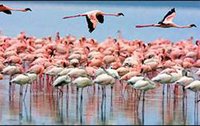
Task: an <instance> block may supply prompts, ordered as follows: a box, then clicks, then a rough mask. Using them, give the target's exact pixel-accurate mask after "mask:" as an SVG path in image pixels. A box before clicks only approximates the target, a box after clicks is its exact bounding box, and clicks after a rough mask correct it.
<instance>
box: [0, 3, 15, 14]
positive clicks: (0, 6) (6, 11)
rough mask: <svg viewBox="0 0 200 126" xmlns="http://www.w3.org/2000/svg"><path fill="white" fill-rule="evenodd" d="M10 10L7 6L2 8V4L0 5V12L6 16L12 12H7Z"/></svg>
mask: <svg viewBox="0 0 200 126" xmlns="http://www.w3.org/2000/svg"><path fill="white" fill-rule="evenodd" d="M9 9H10V8H9V7H7V6H4V5H3V4H1V5H0V11H2V12H4V13H6V14H12V12H11V11H10V10H9Z"/></svg>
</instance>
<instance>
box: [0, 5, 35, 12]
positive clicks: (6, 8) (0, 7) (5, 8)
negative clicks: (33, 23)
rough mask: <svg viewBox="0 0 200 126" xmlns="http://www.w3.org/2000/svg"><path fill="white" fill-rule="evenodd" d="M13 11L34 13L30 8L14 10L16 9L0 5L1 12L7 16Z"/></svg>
mask: <svg viewBox="0 0 200 126" xmlns="http://www.w3.org/2000/svg"><path fill="white" fill-rule="evenodd" d="M11 11H21V12H27V11H32V10H31V9H30V8H24V9H14V8H11V7H8V6H6V5H3V4H1V5H0V12H3V13H6V14H12V12H11Z"/></svg>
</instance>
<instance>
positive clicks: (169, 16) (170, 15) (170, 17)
mask: <svg viewBox="0 0 200 126" xmlns="http://www.w3.org/2000/svg"><path fill="white" fill-rule="evenodd" d="M175 16H176V12H175V8H173V9H171V10H170V11H169V12H168V13H167V14H166V15H165V17H164V18H163V19H162V21H160V22H159V24H161V23H164V24H165V23H171V22H172V21H173V19H174V18H175Z"/></svg>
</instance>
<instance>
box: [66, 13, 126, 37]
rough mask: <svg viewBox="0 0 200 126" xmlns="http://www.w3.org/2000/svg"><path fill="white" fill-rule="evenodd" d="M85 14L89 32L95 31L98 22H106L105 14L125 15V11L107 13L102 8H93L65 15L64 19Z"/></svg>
mask: <svg viewBox="0 0 200 126" xmlns="http://www.w3.org/2000/svg"><path fill="white" fill-rule="evenodd" d="M82 16H85V17H86V20H87V24H88V28H89V32H90V33H91V32H93V31H94V30H95V28H96V26H97V23H98V22H99V23H103V22H104V16H116V17H118V16H124V14H123V13H115V14H114V13H113V14H111V13H105V12H103V11H100V10H93V11H89V12H86V13H83V14H78V15H74V16H66V17H63V19H67V18H75V17H82Z"/></svg>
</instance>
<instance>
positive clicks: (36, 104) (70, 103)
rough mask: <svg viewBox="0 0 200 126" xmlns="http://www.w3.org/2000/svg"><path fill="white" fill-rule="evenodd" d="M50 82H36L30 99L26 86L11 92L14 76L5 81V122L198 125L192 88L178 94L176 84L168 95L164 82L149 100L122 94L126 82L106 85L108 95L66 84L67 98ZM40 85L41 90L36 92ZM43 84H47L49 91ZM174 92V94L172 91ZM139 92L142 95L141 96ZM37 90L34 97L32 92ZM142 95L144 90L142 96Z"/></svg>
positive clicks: (0, 86) (0, 101)
mask: <svg viewBox="0 0 200 126" xmlns="http://www.w3.org/2000/svg"><path fill="white" fill-rule="evenodd" d="M48 84H50V83H48V82H47V81H46V79H45V81H44V83H41V84H40V83H39V80H38V82H37V83H34V84H32V85H31V89H32V90H31V92H30V86H29V87H28V88H27V89H28V90H27V94H26V97H25V100H24V101H22V100H23V97H24V95H25V90H26V89H25V87H26V86H24V92H23V96H22V97H20V95H19V90H20V86H19V85H15V90H14V93H12V94H11V95H9V82H8V76H6V77H5V79H4V80H3V81H0V92H1V95H0V110H1V111H0V112H1V113H0V122H1V124H3V125H7V124H10V125H13V124H22V125H23V124H32V125H39V124H41V125H42V124H44V125H49V124H60V125H61V124H65V125H76V124H77V125H79V124H83V125H95V124H97V125H100V124H102V125H106V124H110V125H120V124H121V125H143V124H144V125H145V124H146V125H147V124H151V125H198V124H199V123H200V120H199V118H198V112H199V110H198V107H199V104H197V103H195V102H194V99H195V97H194V96H195V95H194V92H192V91H187V92H186V96H187V97H185V98H183V94H182V90H181V88H180V89H179V93H178V94H174V93H173V88H174V85H173V84H172V85H171V87H170V88H169V89H170V90H167V88H165V95H164V96H163V95H162V86H161V85H159V84H158V85H157V88H156V89H154V90H150V91H148V92H146V94H145V100H144V101H143V98H142V95H141V98H140V100H138V98H137V94H138V93H139V92H135V91H134V90H132V88H131V87H129V88H128V90H127V91H125V93H122V92H121V89H122V84H120V83H116V84H115V85H114V87H113V93H112V94H111V88H110V86H107V87H106V97H102V90H101V88H100V89H98V85H95V90H94V87H87V88H85V89H84V90H83V99H82V100H81V98H80V95H81V91H80V90H79V91H78V93H77V91H76V88H75V87H74V86H71V85H70V86H68V89H67V86H64V88H63V96H61V95H59V92H58V90H56V89H54V90H52V88H48V86H47V85H48ZM36 86H37V87H38V89H39V90H36ZM41 87H44V88H43V89H44V90H40V89H42V88H41ZM52 91H53V93H52ZM167 92H168V93H167ZM136 93H137V94H136ZM30 94H31V95H30ZM138 95H139V94H138Z"/></svg>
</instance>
